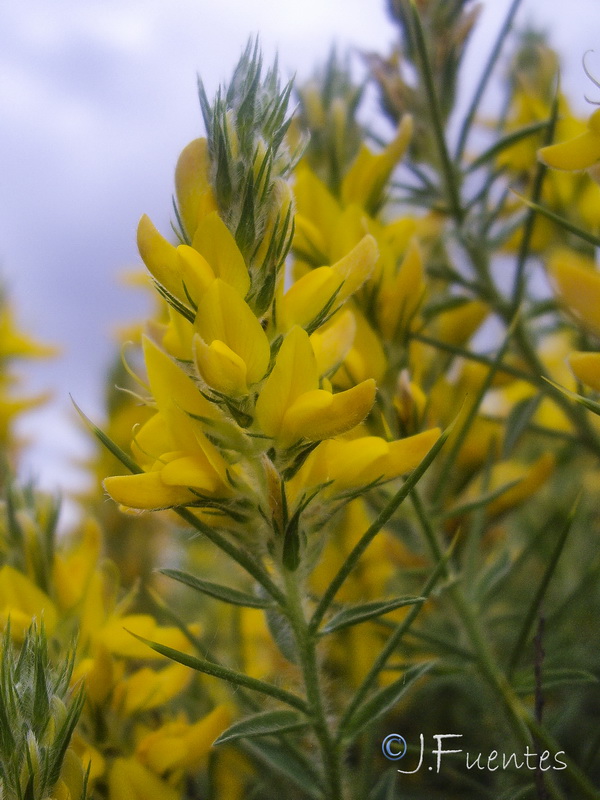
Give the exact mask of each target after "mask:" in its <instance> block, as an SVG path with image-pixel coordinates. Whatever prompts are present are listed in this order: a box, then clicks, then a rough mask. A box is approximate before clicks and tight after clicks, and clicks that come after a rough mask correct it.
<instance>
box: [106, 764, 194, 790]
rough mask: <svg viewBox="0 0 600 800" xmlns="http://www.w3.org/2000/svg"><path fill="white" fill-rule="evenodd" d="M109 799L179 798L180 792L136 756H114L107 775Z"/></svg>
mask: <svg viewBox="0 0 600 800" xmlns="http://www.w3.org/2000/svg"><path fill="white" fill-rule="evenodd" d="M108 790H109V796H110V800H180V796H181V794H180V792H178V791H177V790H176V789H174V788H173V787H172V786H169V784H168V783H166V782H165V781H163V780H161V779H160V778H158V777H157V776H156V775H155V774H154V773H153V772H150V770H149V769H148V768H147V767H145V766H143V764H140V762H139V761H138V760H137V759H136V758H116V759H115V760H114V762H113V765H112V768H111V770H110V773H109V776H108Z"/></svg>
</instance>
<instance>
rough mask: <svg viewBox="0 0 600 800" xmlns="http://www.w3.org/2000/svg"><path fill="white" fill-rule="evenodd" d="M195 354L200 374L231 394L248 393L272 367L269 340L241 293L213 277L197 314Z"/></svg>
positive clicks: (217, 389)
mask: <svg viewBox="0 0 600 800" xmlns="http://www.w3.org/2000/svg"><path fill="white" fill-rule="evenodd" d="M195 325H196V330H197V331H198V334H197V335H196V337H195V339H194V354H195V359H196V366H197V368H198V372H199V374H200V376H201V377H202V378H203V379H204V380H205V381H206V383H207V384H208V385H209V386H210V387H211V388H213V389H215V390H216V391H218V392H221V393H222V394H225V395H228V396H236V395H243V394H247V393H248V387H249V386H251V385H252V384H254V383H258V381H260V380H261V379H262V378H263V377H264V375H265V373H266V371H267V367H268V366H269V359H270V356H271V351H270V347H269V340H268V339H267V336H266V334H265V332H264V330H263V329H262V327H261V324H260V322H259V321H258V319H257V318H256V317H255V316H254V314H253V313H252V311H251V309H250V306H248V305H247V304H246V303H245V302H244V300H243V299H242V298H241V297H240V295H239V294H238V293H237V292H236V290H235V289H233V288H232V287H231V286H229V285H228V284H227V283H225V282H224V281H222V280H220V279H217V280H214V281H213V282H212V283H211V285H210V287H209V288H208V289H207V291H206V292H205V293H204V294H203V296H202V298H201V300H200V303H199V305H198V312H197V315H196V323H195Z"/></svg>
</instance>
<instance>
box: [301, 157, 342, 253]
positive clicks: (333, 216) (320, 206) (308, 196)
mask: <svg viewBox="0 0 600 800" xmlns="http://www.w3.org/2000/svg"><path fill="white" fill-rule="evenodd" d="M294 196H295V198H296V207H297V209H298V216H297V221H298V222H299V223H300V224H299V228H298V231H297V234H296V235H297V239H298V241H294V246H296V244H298V245H300V248H301V249H305V250H308V252H309V253H310V252H311V250H317V251H320V252H321V253H323V254H327V253H329V250H330V246H331V232H332V231H333V229H334V225H335V222H336V220H337V218H338V217H339V215H340V214H341V208H340V205H339V203H338V202H337V200H336V199H335V198H334V197H333V195H332V194H331V192H330V191H329V189H328V188H327V187H326V186H325V184H324V183H323V182H322V181H321V180H320V179H319V178H318V177H317V176H316V175H315V173H314V172H313V171H312V170H311V169H309V168H308V167H307V166H306V165H302V166H300V167H299V168H298V170H297V172H296V182H295V184H294ZM303 240H307V242H303ZM303 244H304V247H303Z"/></svg>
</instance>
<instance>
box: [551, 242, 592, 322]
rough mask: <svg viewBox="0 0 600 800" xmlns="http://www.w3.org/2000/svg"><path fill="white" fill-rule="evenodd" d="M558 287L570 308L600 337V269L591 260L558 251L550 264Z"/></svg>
mask: <svg viewBox="0 0 600 800" xmlns="http://www.w3.org/2000/svg"><path fill="white" fill-rule="evenodd" d="M548 272H549V273H550V277H551V278H552V281H553V283H554V286H555V290H556V292H557V294H558V295H559V297H560V299H561V300H562V302H563V303H564V304H565V305H566V306H567V308H568V309H569V310H570V311H571V312H572V313H573V314H574V315H575V316H576V317H577V318H578V319H579V320H580V321H581V322H582V323H583V325H584V326H585V327H587V328H589V329H590V330H591V331H592V332H593V333H595V334H596V336H600V272H598V271H597V270H596V269H595V266H594V262H593V261H591V259H588V258H584V257H583V256H579V255H577V254H576V253H573V252H572V251H570V250H558V251H557V252H555V253H554V254H553V256H552V257H551V259H550V263H549V264H548Z"/></svg>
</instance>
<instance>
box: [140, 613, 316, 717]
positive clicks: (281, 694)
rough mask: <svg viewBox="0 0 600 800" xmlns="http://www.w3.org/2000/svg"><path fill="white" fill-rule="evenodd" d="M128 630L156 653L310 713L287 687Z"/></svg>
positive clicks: (299, 698) (303, 703)
mask: <svg viewBox="0 0 600 800" xmlns="http://www.w3.org/2000/svg"><path fill="white" fill-rule="evenodd" d="M125 630H127V628H125ZM127 632H128V633H131V635H132V636H134V637H135V638H136V639H138V640H139V641H140V642H143V643H144V644H146V645H148V647H150V648H151V649H152V650H154V652H155V653H160V654H161V655H163V656H166V657H167V658H170V659H171V660H172V661H177V663H178V664H183V665H184V666H185V667H190V669H195V670H196V671H197V672H202V673H203V674H204V675H212V676H213V677H215V678H221V680H224V681H227V682H228V683H232V684H234V686H244V687H245V688H246V689H253V690H254V691H256V692H260V693H261V694H266V695H268V696H269V697H275V698H276V699H277V700H281V701H282V702H283V703H286V704H287V705H289V706H292V707H293V708H297V709H299V710H300V711H303V712H304V713H305V714H306V713H308V708H307V706H306V703H305V702H304V700H303V699H302V698H301V697H298V695H296V694H292V692H288V691H286V690H285V689H280V688H279V687H278V686H274V685H273V684H271V683H266V682H265V681H260V680H258V679H257V678H251V677H250V676H249V675H244V674H242V673H241V672H236V671H235V670H232V669H229V668H228V667H223V666H220V665H219V664H215V663H214V662H212V661H205V660H203V659H201V658H196V657H195V656H192V655H189V653H182V652H181V651H180V650H174V649H173V648H172V647H167V646H166V645H164V644H159V643H158V642H152V641H150V640H149V639H145V638H144V637H143V636H138V635H137V634H136V633H133V632H132V631H129V630H128V631H127Z"/></svg>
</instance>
